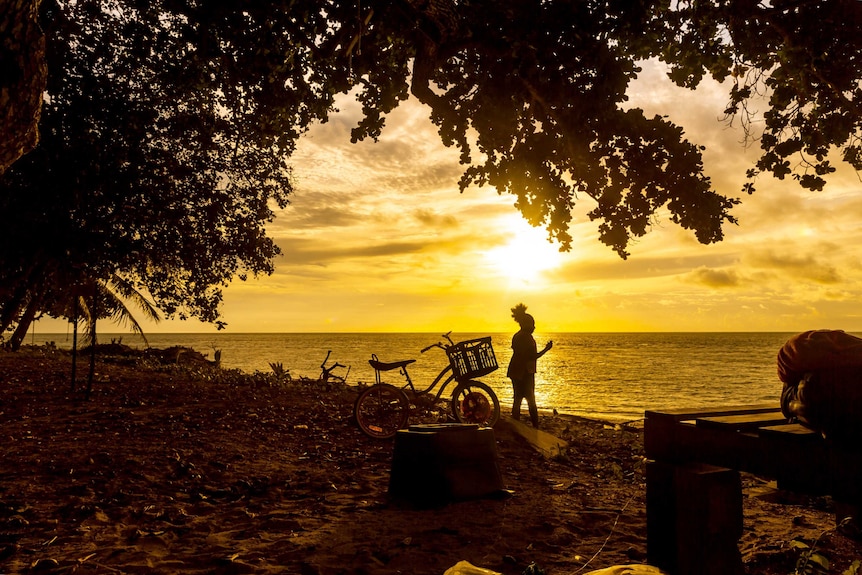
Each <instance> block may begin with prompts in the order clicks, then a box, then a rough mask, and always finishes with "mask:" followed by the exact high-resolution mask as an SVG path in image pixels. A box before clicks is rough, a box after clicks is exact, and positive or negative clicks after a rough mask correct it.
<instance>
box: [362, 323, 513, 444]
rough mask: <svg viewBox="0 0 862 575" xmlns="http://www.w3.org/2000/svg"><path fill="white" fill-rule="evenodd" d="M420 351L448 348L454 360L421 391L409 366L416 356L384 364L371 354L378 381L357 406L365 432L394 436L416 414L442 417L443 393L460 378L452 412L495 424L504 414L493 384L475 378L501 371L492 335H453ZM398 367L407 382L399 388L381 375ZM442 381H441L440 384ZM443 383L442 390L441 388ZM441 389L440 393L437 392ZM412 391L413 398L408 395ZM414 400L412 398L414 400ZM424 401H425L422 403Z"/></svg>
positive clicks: (463, 418)
mask: <svg viewBox="0 0 862 575" xmlns="http://www.w3.org/2000/svg"><path fill="white" fill-rule="evenodd" d="M451 333H452V332H449V333H446V334H443V335H442V336H441V337H442V338H443V340H444V341H438V342H437V343H434V344H431V345H429V346H428V347H426V348H424V349H422V350H421V353H425V352H426V351H428V350H430V349H431V348H434V347H436V348H440V349H442V350H443V351H445V352H446V355H447V356H448V358H449V364H448V365H447V366H446V367H444V368H443V369H442V370H441V371H440V373H439V374H437V377H435V378H434V381H432V382H431V385H429V386H428V387H427V388H426V389H422V390H417V389H416V387H415V386H414V384H413V379H412V378H411V377H410V373H409V372H408V371H407V366H408V365H410V364H411V363H414V362H415V361H416V360H415V359H405V360H402V361H395V362H390V363H387V362H382V361H380V360H379V359H378V357H377V355H375V354H372V355H371V359H370V360H369V361H368V363H369V364H370V365H371V367H372V368H374V379H375V383H374V385H371V386H369V387H367V388H366V389H364V390H363V391H362V392H361V393H360V394H359V397H357V398H356V402H355V404H354V406H353V416H354V419H355V420H356V423H357V424H358V425H359V428H360V429H361V430H362V432H363V433H365V434H366V435H368V436H369V437H372V438H376V439H387V438H391V437H394V436H395V434H396V433H397V432H398V430H399V429H404V428H406V427H407V421H408V420H409V419H410V417H411V415H413V416H416V415H419V414H420V413H424V414H425V415H428V414H430V415H431V416H432V417H435V416H436V417H438V418H439V417H440V416H441V413H438V412H441V411H442V412H445V408H443V409H441V400H440V398H441V397H442V395H443V393H444V392H445V390H446V388H447V387H448V386H449V384H450V383H452V382H453V381H455V382H456V385H455V389H454V390H453V392H452V396H451V398H450V399H449V407H450V411H451V415H452V416H453V417H454V419H455V421H457V422H459V423H475V424H479V425H484V426H488V427H493V425H494V424H495V423H497V420H498V419H499V418H500V400H499V399H498V398H497V394H496V393H494V390H492V389H491V388H490V387H488V386H487V385H486V384H484V383H482V382H481V381H478V380H475V379H473V378H476V377H481V376H483V375H487V374H489V373H491V372H492V371H494V370H495V369H497V358H496V357H495V356H494V348H493V347H492V345H491V338H490V337H483V338H479V339H472V340H467V341H462V342H459V343H455V342H453V341H452V338H451V337H450V334H451ZM396 369H397V370H399V373H400V374H401V376H402V377H403V378H404V380H405V381H406V383H405V384H404V385H403V386H402V387H400V388H399V387H396V386H395V385H392V384H390V383H384V382H383V381H382V374H383V373H384V372H389V371H393V370H396ZM441 382H442V383H441ZM438 384H439V388H438ZM435 388H437V391H436V393H433V394H432V392H433V391H434V389H435ZM408 394H409V396H408ZM411 399H412V402H411ZM422 404H424V405H422Z"/></svg>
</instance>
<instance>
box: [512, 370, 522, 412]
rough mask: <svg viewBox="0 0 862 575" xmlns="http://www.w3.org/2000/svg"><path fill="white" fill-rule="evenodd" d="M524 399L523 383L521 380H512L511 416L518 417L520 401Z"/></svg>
mask: <svg viewBox="0 0 862 575" xmlns="http://www.w3.org/2000/svg"><path fill="white" fill-rule="evenodd" d="M522 401H524V384H523V381H521V380H515V379H513V380H512V417H513V418H514V419H520V417H521V402H522Z"/></svg>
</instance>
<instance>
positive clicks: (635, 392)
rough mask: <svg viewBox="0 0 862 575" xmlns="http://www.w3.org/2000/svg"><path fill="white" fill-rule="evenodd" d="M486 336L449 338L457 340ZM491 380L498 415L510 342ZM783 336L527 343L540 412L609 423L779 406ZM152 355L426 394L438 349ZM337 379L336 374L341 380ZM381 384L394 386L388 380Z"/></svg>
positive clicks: (501, 342) (256, 346)
mask: <svg viewBox="0 0 862 575" xmlns="http://www.w3.org/2000/svg"><path fill="white" fill-rule="evenodd" d="M485 335H489V334H471V333H462V334H453V336H452V337H453V339H455V340H456V341H461V340H466V339H472V338H475V337H482V336H485ZM490 335H491V336H492V341H493V346H494V351H495V353H496V357H497V362H498V364H499V365H500V366H501V367H500V369H498V370H497V371H495V372H493V373H491V374H489V375H487V376H484V377H482V378H481V379H482V381H484V382H485V383H487V384H488V385H490V386H491V387H492V388H494V390H495V391H496V392H497V394H498V395H499V397H500V400H501V402H502V403H503V406H504V410H506V411H508V409H509V406H510V404H511V397H512V393H511V387H510V382H509V380H508V379H507V378H506V369H505V367H506V365H507V364H508V361H509V358H510V357H511V349H510V345H511V337H512V334H508V333H507V334H490ZM791 335H793V334H790V333H774V332H770V333H553V334H540V333H537V334H535V338H536V341H537V342H538V345H539V347H540V348H541V346H543V345H544V343H545V342H546V341H547V340H548V339H552V340H553V341H554V348H553V349H552V350H551V351H550V352H548V354H547V355H545V356H544V357H543V358H542V359H540V360H539V373H538V374H537V378H536V398H537V403H538V404H539V407H540V408H544V409H548V410H550V409H552V408H554V409H557V410H558V411H560V412H562V413H571V414H575V415H581V416H585V417H595V418H600V419H606V420H610V421H617V422H623V421H634V420H638V419H641V418H643V413H644V410H645V409H660V408H668V407H704V406H715V405H722V404H725V405H727V404H743V403H759V402H764V401H775V402H776V404H777V402H778V398H779V395H780V392H781V382H780V381H779V380H778V377H777V375H776V354H777V353H778V350H779V348H780V347H781V345H782V344H783V343H784V342H785V341H787V339H788V338H789V337H790V336H791ZM111 339H116V340H119V339H121V340H122V342H123V343H124V344H127V345H131V346H133V347H140V348H144V347H146V346H145V345H144V343H143V341H142V340H141V339H140V338H138V337H136V336H134V335H129V334H124V335H120V334H113V335H112V334H102V335H100V338H99V340H100V342H109V341H111ZM147 339H148V340H149V344H150V346H151V347H156V348H165V347H170V346H173V345H180V346H186V347H192V348H194V349H195V350H197V351H199V352H201V353H203V354H206V355H208V356H209V357H210V358H212V357H213V355H214V352H215V350H221V354H222V355H221V358H222V366H223V367H224V368H236V369H241V370H243V371H246V372H255V371H261V372H270V371H271V368H270V366H269V364H270V362H280V363H282V364H283V366H284V367H285V368H286V369H289V370H290V373H291V375H292V376H293V377H294V378H298V377H300V376H306V377H317V375H318V374H319V373H320V363H321V361H323V359H324V357H325V356H326V352H327V351H328V350H332V355H331V356H330V363H332V362H335V361H337V362H339V363H341V364H344V365H347V366H350V371H349V373H348V377H347V379H348V382H349V383H358V382H366V383H368V382H373V381H374V371H373V370H372V369H371V367H370V366H369V365H368V360H369V359H370V358H371V354H372V353H374V354H377V356H378V357H379V358H380V360H381V361H396V360H402V359H416V360H417V361H416V363H414V364H412V365H411V366H410V368H409V369H410V374H411V376H412V377H413V380H414V383H415V384H416V385H417V387H423V388H424V387H426V386H427V385H428V384H430V382H431V381H432V380H433V378H434V376H435V375H436V374H437V373H438V372H439V370H440V369H441V368H443V367H444V366H445V365H446V361H447V360H446V355H445V354H444V353H443V352H442V351H441V350H439V349H436V348H435V349H432V350H430V351H428V352H427V353H424V354H421V353H420V350H421V349H422V348H423V347H425V346H427V345H429V344H432V343H434V342H436V341H439V340H440V337H439V336H436V335H434V334H422V333H409V334H395V333H385V334H380V333H361V334H347V333H314V334H260V333H256V334H227V333H218V334H152V335H148V336H147ZM46 341H53V342H55V343H56V344H57V345H58V346H59V347H63V348H70V347H71V337H70V336H67V335H66V334H42V335H40V334H36V335H35V336H28V337H27V343H35V344H37V345H39V344H41V343H44V342H46ZM345 372H346V370H339V371H337V372H336V373H341V374H344V373H345ZM389 374H390V376H391V377H390V378H387V379H386V381H388V382H390V383H397V382H398V375H397V372H394V371H393V372H389Z"/></svg>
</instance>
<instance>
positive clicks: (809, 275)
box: [745, 249, 843, 284]
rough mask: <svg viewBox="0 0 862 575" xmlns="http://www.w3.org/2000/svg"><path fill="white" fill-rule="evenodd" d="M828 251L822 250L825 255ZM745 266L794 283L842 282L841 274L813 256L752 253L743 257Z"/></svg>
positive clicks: (821, 258)
mask: <svg viewBox="0 0 862 575" xmlns="http://www.w3.org/2000/svg"><path fill="white" fill-rule="evenodd" d="M828 251H829V250H828V249H826V250H824V253H827V252H828ZM745 262H746V264H747V265H749V266H751V267H753V268H758V269H761V270H770V271H775V272H778V273H780V274H781V275H783V276H785V277H789V278H791V279H792V280H794V281H811V282H815V283H819V284H837V283H840V282H842V281H843V278H842V276H841V273H840V272H839V271H838V270H837V269H836V268H835V266H833V265H832V264H830V263H827V262H825V261H824V257H823V256H820V255H818V256H815V255H813V254H807V255H795V254H777V253H775V252H772V251H766V252H754V253H750V254H747V255H746V256H745Z"/></svg>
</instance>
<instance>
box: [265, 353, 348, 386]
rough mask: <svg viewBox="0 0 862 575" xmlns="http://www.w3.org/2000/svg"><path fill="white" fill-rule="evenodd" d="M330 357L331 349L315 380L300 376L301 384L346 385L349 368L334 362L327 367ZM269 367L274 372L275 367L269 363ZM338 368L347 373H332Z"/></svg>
mask: <svg viewBox="0 0 862 575" xmlns="http://www.w3.org/2000/svg"><path fill="white" fill-rule="evenodd" d="M330 355H332V350H331V349H330V350H329V351H327V352H326V357H325V358H323V361H322V362H321V364H320V375H319V376H318V377H317V379H313V378H310V377H306V376H304V375H303V376H300V378H299V381H301V382H302V383H305V384H309V385H310V384H316V383H322V384H324V385H327V386H328V385H329V384H330V382H335V383H347V376H348V375H350V366H349V365H343V364H340V363H338V362H337V361H336V362H335V363H333V364H332V365H330V366H329V367H327V366H326V362H327V361H329V356H330ZM269 365H270V367H272V369H273V371H275V370H276V367H275V366H273V364H271V363H270V364H269ZM339 367H346V368H347V372H346V373H345V374H344V375H338V374H337V373H332V372H333V371H335V370H336V369H338V368H339ZM288 379H290V374H288Z"/></svg>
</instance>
